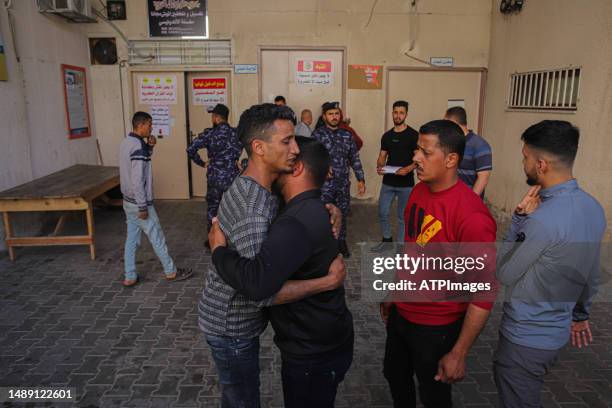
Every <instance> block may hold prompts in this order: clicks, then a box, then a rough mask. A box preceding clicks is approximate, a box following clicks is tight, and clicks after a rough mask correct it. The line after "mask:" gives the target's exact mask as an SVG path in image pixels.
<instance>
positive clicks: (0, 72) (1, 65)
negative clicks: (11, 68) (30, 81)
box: [0, 31, 8, 81]
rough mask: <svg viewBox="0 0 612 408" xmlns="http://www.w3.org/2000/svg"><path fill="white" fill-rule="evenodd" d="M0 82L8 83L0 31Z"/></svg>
mask: <svg viewBox="0 0 612 408" xmlns="http://www.w3.org/2000/svg"><path fill="white" fill-rule="evenodd" d="M0 81H8V70H7V69H6V55H5V53H4V41H3V40H2V31H0Z"/></svg>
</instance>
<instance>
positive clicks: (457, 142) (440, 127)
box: [419, 119, 465, 163]
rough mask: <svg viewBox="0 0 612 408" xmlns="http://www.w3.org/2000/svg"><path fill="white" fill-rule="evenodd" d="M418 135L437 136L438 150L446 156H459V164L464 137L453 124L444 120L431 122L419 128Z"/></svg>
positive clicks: (463, 146)
mask: <svg viewBox="0 0 612 408" xmlns="http://www.w3.org/2000/svg"><path fill="white" fill-rule="evenodd" d="M419 133H421V134H424V135H437V136H438V144H439V145H440V148H441V149H442V150H444V152H445V153H446V154H450V153H457V154H458V155H459V163H461V160H462V159H463V151H464V150H465V135H464V134H463V130H462V129H461V128H460V127H459V125H457V124H456V123H455V122H453V121H450V120H446V119H439V120H432V121H431V122H427V123H426V124H424V125H423V126H421V128H420V129H419Z"/></svg>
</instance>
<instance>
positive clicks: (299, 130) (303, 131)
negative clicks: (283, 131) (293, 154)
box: [295, 122, 312, 137]
mask: <svg viewBox="0 0 612 408" xmlns="http://www.w3.org/2000/svg"><path fill="white" fill-rule="evenodd" d="M295 135H296V136H304V137H312V129H310V127H309V126H308V125H307V124H305V123H304V122H300V123H298V124H297V125H296V126H295Z"/></svg>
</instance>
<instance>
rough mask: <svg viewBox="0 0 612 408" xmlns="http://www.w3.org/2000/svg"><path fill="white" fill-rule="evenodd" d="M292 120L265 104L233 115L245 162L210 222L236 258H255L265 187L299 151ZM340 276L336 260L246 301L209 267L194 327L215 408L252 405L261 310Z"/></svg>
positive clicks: (267, 215) (268, 203) (266, 212)
mask: <svg viewBox="0 0 612 408" xmlns="http://www.w3.org/2000/svg"><path fill="white" fill-rule="evenodd" d="M294 123H295V116H294V114H293V111H291V109H290V108H288V107H286V106H275V105H273V104H263V105H255V106H252V107H251V108H249V109H247V110H246V111H245V112H243V114H242V115H241V117H240V122H239V124H238V137H239V138H240V140H241V142H242V144H243V145H244V147H245V150H246V152H247V154H248V156H249V162H248V166H247V168H246V169H245V171H244V173H243V174H242V175H240V176H239V177H237V178H236V179H235V180H234V182H233V184H232V185H231V187H230V188H229V189H228V190H227V191H226V192H225V193H224V194H223V198H222V199H221V203H220V206H219V212H218V216H217V217H218V220H219V226H220V227H221V229H222V230H223V233H224V234H225V235H226V236H227V239H228V244H229V247H230V248H232V249H235V250H237V251H238V252H239V253H240V255H241V256H244V257H247V258H253V257H254V256H255V255H257V253H259V250H260V247H261V244H262V243H263V241H264V240H265V238H266V236H267V233H268V228H269V226H270V223H271V222H272V219H273V218H274V217H275V216H276V212H277V211H276V210H277V207H278V203H277V201H276V197H275V196H273V195H272V194H271V189H272V183H273V182H274V181H275V180H276V178H277V177H278V176H279V175H280V174H283V173H287V172H291V171H292V169H293V165H294V163H295V161H296V157H297V155H298V154H299V148H298V146H297V144H296V142H295V136H294V126H293V124H294ZM334 212H336V213H338V211H337V209H335V210H334ZM336 229H338V228H337V226H336ZM344 276H345V271H344V264H343V263H342V260H341V258H340V257H338V258H337V260H336V261H334V263H332V265H331V267H330V272H329V274H328V275H327V276H325V277H322V278H318V279H311V280H300V281H288V282H286V283H285V284H284V285H283V287H282V288H281V290H280V291H279V292H278V293H277V294H276V295H274V296H272V297H271V298H269V299H265V300H263V301H260V302H254V301H251V300H249V299H247V298H246V297H244V296H243V295H241V294H239V293H238V292H237V291H236V290H235V289H233V288H232V287H231V286H229V285H227V284H226V283H225V282H224V281H223V280H222V279H221V277H220V276H219V275H218V274H217V272H216V271H215V270H214V268H213V267H211V268H210V269H209V270H208V274H207V277H206V287H205V289H204V291H203V293H202V298H201V300H200V302H199V305H198V311H199V318H198V322H199V326H200V328H201V329H202V331H203V332H204V334H205V336H206V341H207V343H208V344H209V346H210V347H211V350H212V355H213V359H214V361H215V365H216V367H217V371H218V374H219V382H220V384H221V394H222V396H221V398H222V401H221V406H222V407H259V406H260V402H259V335H260V334H261V333H262V332H263V331H264V329H265V328H266V326H267V323H268V320H267V317H266V314H265V310H264V309H263V308H264V307H265V306H270V305H272V304H283V303H288V302H293V301H296V300H299V299H302V298H304V297H307V296H310V295H313V294H315V293H320V292H324V291H328V290H331V289H335V288H337V287H339V286H340V285H342V282H343V281H344Z"/></svg>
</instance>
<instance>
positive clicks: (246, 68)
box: [234, 64, 257, 74]
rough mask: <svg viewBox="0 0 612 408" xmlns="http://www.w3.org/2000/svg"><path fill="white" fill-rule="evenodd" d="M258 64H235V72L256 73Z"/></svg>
mask: <svg viewBox="0 0 612 408" xmlns="http://www.w3.org/2000/svg"><path fill="white" fill-rule="evenodd" d="M256 73H257V64H235V65H234V74H256Z"/></svg>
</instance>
